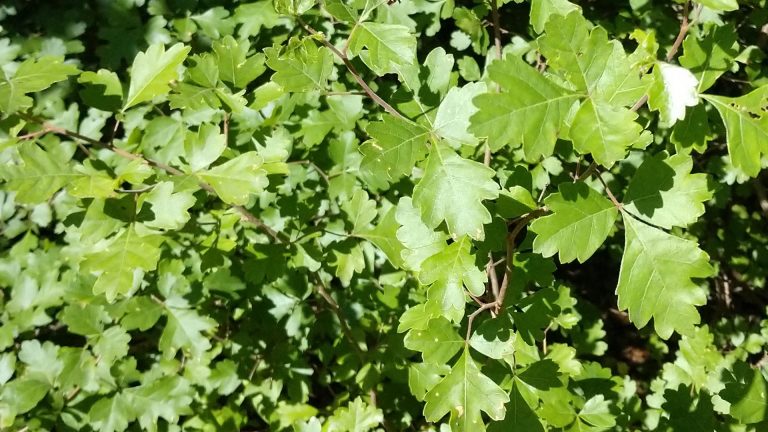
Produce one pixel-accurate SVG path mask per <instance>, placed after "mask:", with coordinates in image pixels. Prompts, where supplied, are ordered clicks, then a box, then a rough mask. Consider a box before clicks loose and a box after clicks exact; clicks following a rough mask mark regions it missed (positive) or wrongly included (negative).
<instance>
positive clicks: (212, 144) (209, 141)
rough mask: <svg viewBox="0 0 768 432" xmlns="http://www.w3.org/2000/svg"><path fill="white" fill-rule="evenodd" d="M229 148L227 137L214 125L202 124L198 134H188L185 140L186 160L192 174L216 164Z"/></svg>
mask: <svg viewBox="0 0 768 432" xmlns="http://www.w3.org/2000/svg"><path fill="white" fill-rule="evenodd" d="M226 148H227V137H226V136H224V134H222V133H221V132H219V128H218V126H216V125H212V124H207V123H206V124H202V125H200V127H199V128H198V130H197V133H194V132H187V136H186V139H185V140H184V158H185V159H186V160H187V163H189V167H190V168H192V172H197V171H200V170H202V169H204V168H207V167H208V166H209V165H210V164H212V163H214V162H216V159H218V158H219V157H220V156H221V154H222V153H224V149H226Z"/></svg>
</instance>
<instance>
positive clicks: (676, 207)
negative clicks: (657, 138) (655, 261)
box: [624, 154, 712, 228]
mask: <svg viewBox="0 0 768 432" xmlns="http://www.w3.org/2000/svg"><path fill="white" fill-rule="evenodd" d="M665 156H666V155H664V154H660V155H657V156H652V157H649V158H647V159H646V160H645V162H643V164H642V165H640V167H639V168H638V169H637V171H636V172H635V175H634V177H632V180H631V181H630V182H629V187H628V188H627V193H626V194H625V195H624V202H625V203H627V204H626V206H625V208H626V210H627V211H629V212H631V213H633V214H636V215H641V216H643V217H644V218H646V219H647V220H648V221H650V222H652V223H653V224H655V225H658V226H660V227H662V228H672V227H673V226H679V227H683V228H685V227H687V226H688V225H690V224H692V223H694V222H696V220H697V219H698V218H699V217H700V216H701V215H703V214H704V203H705V202H706V201H709V200H710V199H712V191H710V190H709V187H708V186H707V175H706V174H691V169H692V168H693V159H691V157H690V156H686V155H682V154H678V155H674V156H671V157H665Z"/></svg>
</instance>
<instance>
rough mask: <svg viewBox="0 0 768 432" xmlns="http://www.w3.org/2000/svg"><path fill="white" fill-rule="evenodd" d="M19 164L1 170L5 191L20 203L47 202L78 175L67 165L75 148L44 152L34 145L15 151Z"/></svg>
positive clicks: (54, 147) (20, 147)
mask: <svg viewBox="0 0 768 432" xmlns="http://www.w3.org/2000/svg"><path fill="white" fill-rule="evenodd" d="M18 151H19V158H20V160H19V163H17V164H3V165H2V166H0V177H1V178H2V179H3V180H4V181H5V182H6V184H5V188H7V190H9V191H15V192H16V200H17V201H18V202H19V203H29V204H36V203H41V202H44V201H47V200H48V199H50V198H51V197H52V196H53V194H55V193H56V192H57V191H58V190H59V189H61V188H62V187H64V186H66V185H67V184H68V183H69V182H71V181H74V180H75V179H76V178H77V177H78V176H79V174H77V173H75V171H74V170H73V169H72V166H71V165H70V162H69V161H70V159H72V153H73V151H74V148H72V147H70V148H69V149H67V148H66V147H64V146H53V147H52V148H49V149H43V148H41V147H40V146H38V145H37V144H35V143H34V142H27V143H23V144H21V145H20V146H19V147H18Z"/></svg>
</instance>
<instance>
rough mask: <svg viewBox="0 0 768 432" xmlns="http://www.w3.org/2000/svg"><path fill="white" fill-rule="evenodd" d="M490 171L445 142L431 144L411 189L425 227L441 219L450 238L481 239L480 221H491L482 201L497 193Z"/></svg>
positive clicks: (484, 222) (497, 186)
mask: <svg viewBox="0 0 768 432" xmlns="http://www.w3.org/2000/svg"><path fill="white" fill-rule="evenodd" d="M494 174H495V173H494V171H493V170H492V169H490V168H488V167H487V166H485V165H483V164H481V163H479V162H475V161H471V160H469V159H464V158H462V157H461V156H459V155H458V154H456V153H455V152H454V151H453V150H451V149H449V148H447V147H445V146H442V145H439V144H438V145H434V146H432V150H431V151H430V154H429V157H428V158H427V163H426V166H425V167H424V177H423V178H422V179H421V180H420V181H419V183H418V184H417V185H416V187H415V188H414V190H413V204H414V206H415V207H417V208H418V209H419V210H420V212H421V217H422V219H423V220H424V222H425V223H426V224H427V226H428V227H429V228H436V227H437V226H438V225H440V224H441V223H442V222H443V221H445V223H446V225H447V226H448V232H449V233H450V234H451V236H452V237H453V238H459V237H461V236H463V235H465V234H466V235H469V236H470V237H472V238H473V239H476V240H481V239H483V238H484V237H485V232H484V230H483V225H484V224H487V223H489V222H490V221H491V214H490V212H488V209H486V208H485V206H484V205H483V201H485V200H491V199H496V198H497V197H498V195H499V185H498V183H496V182H495V181H494V180H493V177H494ZM457 203H461V205H460V206H458V205H456V204H457Z"/></svg>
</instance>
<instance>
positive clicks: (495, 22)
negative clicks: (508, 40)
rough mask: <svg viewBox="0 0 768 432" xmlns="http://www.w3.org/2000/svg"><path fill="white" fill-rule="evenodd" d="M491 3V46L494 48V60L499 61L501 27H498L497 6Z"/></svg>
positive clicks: (494, 1) (492, 0)
mask: <svg viewBox="0 0 768 432" xmlns="http://www.w3.org/2000/svg"><path fill="white" fill-rule="evenodd" d="M490 2H491V20H493V44H494V45H495V46H496V58H497V59H499V60H501V26H499V5H497V4H496V0H490Z"/></svg>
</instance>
